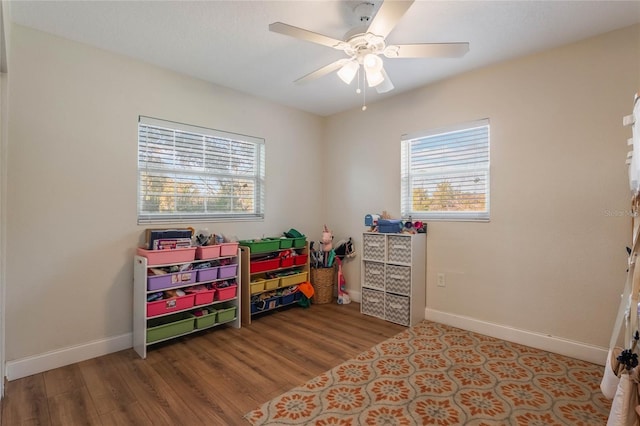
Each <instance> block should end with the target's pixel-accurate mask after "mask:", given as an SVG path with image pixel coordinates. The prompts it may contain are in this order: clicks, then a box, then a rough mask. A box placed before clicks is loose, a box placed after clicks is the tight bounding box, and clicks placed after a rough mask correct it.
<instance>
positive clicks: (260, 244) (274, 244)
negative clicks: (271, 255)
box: [240, 238, 280, 254]
mask: <svg viewBox="0 0 640 426" xmlns="http://www.w3.org/2000/svg"><path fill="white" fill-rule="evenodd" d="M240 245H241V246H246V247H249V249H250V250H251V254H256V253H267V252H270V251H276V250H279V249H280V239H279V238H264V239H262V240H259V241H256V240H243V241H240Z"/></svg>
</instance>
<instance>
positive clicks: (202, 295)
mask: <svg viewBox="0 0 640 426" xmlns="http://www.w3.org/2000/svg"><path fill="white" fill-rule="evenodd" d="M215 293H216V289H215V288H214V289H213V290H207V291H198V292H195V293H193V294H194V295H195V301H194V305H206V304H209V303H212V302H213V297H214V296H215Z"/></svg>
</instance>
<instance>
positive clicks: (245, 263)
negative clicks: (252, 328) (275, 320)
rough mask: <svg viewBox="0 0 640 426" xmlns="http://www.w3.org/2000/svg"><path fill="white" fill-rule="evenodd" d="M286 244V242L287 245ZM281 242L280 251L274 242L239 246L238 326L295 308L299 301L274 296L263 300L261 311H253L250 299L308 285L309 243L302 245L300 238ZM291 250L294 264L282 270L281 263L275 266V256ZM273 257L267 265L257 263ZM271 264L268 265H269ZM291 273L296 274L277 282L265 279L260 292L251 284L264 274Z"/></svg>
mask: <svg viewBox="0 0 640 426" xmlns="http://www.w3.org/2000/svg"><path fill="white" fill-rule="evenodd" d="M288 240H289V241H288ZM290 240H291V239H282V241H281V242H282V244H283V245H284V247H283V248H280V246H278V245H277V244H275V242H274V241H271V242H269V243H268V244H265V245H262V244H259V245H257V246H256V245H253V246H252V245H243V242H242V241H241V242H240V252H241V254H240V257H241V262H240V263H241V265H242V267H241V268H240V270H241V273H240V275H241V278H242V279H241V281H242V286H241V300H242V325H250V324H251V320H252V318H253V317H254V316H256V315H258V314H262V313H265V312H271V311H275V310H278V309H280V308H283V307H285V306H290V305H293V304H295V303H296V302H297V301H298V300H299V299H298V296H294V295H286V296H276V297H272V298H269V299H266V300H265V304H264V306H261V309H259V310H258V309H257V308H256V305H254V304H252V303H251V297H252V296H256V295H260V294H264V293H268V292H271V291H277V290H281V289H286V288H288V287H292V286H294V285H298V284H299V283H301V282H305V281H309V243H308V242H307V241H306V238H305V239H304V241H302V240H301V239H300V238H297V239H293V241H290ZM252 249H257V250H258V253H254V252H253V251H252ZM285 250H292V251H293V252H295V253H296V255H297V256H300V257H295V258H294V259H302V260H296V263H295V264H292V265H286V266H282V262H281V261H278V262H275V261H274V260H275V259H277V256H278V255H279V254H280V253H281V252H283V251H285ZM269 255H271V256H274V258H273V259H271V260H267V261H261V260H260V259H262V258H263V257H264V256H269ZM270 262H271V263H270ZM289 271H295V272H297V273H296V274H292V275H288V276H284V277H281V278H272V279H269V278H267V279H265V280H264V283H262V285H263V286H264V287H262V288H260V285H261V284H260V283H256V282H254V283H252V281H255V280H256V278H258V277H263V276H265V275H266V274H270V273H278V272H289Z"/></svg>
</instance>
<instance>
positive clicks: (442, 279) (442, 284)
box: [438, 272, 445, 287]
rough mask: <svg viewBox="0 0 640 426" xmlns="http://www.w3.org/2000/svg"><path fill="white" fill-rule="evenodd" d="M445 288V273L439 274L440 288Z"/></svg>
mask: <svg viewBox="0 0 640 426" xmlns="http://www.w3.org/2000/svg"><path fill="white" fill-rule="evenodd" d="M444 286H445V282H444V273H443V272H438V287H444Z"/></svg>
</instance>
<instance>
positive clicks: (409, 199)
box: [400, 118, 491, 222]
mask: <svg viewBox="0 0 640 426" xmlns="http://www.w3.org/2000/svg"><path fill="white" fill-rule="evenodd" d="M480 127H486V129H487V144H486V149H487V160H486V164H485V165H479V166H477V167H475V168H471V167H457V168H456V167H454V166H448V167H449V168H448V170H447V172H446V173H445V172H443V171H434V172H429V173H424V172H423V173H417V174H416V173H415V172H413V170H412V168H411V157H410V154H409V153H410V144H411V143H412V142H417V141H420V140H424V139H427V138H430V137H434V136H440V135H445V134H449V133H459V132H463V131H466V130H473V129H477V128H480ZM400 156H401V160H400V161H401V165H400V179H401V193H400V211H401V214H402V217H403V218H405V219H408V218H409V217H411V219H412V220H416V219H420V220H432V221H450V222H453V221H469V222H489V221H490V217H491V203H490V200H491V197H490V195H491V126H490V122H489V119H488V118H485V119H480V120H476V121H471V122H466V123H460V124H456V125H452V126H447V127H442V128H437V129H431V130H427V131H421V132H416V133H412V134H404V135H402V138H401V155H400ZM462 172H482V173H485V176H486V184H485V211H446V210H439V211H414V210H413V186H412V184H411V182H412V181H413V179H414V178H415V177H416V176H420V175H423V176H424V175H436V176H437V175H441V176H442V175H446V174H447V173H448V174H452V173H462Z"/></svg>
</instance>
